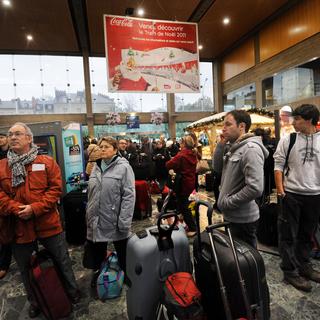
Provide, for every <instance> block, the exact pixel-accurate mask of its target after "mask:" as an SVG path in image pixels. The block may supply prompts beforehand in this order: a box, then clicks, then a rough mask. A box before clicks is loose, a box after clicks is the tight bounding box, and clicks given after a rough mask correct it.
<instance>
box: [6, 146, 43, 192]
mask: <svg viewBox="0 0 320 320" xmlns="http://www.w3.org/2000/svg"><path fill="white" fill-rule="evenodd" d="M37 155H38V147H37V146H36V145H35V144H33V143H32V145H31V149H30V150H29V152H27V153H25V154H22V155H19V154H16V153H15V152H13V151H12V150H9V151H8V155H7V158H8V163H9V167H10V168H11V170H12V187H17V186H18V185H20V184H21V183H24V179H25V177H26V175H27V173H26V168H25V165H26V164H29V163H31V162H32V161H33V160H34V159H35V158H36V157H37Z"/></svg>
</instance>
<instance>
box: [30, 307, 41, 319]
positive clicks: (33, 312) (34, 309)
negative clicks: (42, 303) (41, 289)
mask: <svg viewBox="0 0 320 320" xmlns="http://www.w3.org/2000/svg"><path fill="white" fill-rule="evenodd" d="M40 313H41V310H40V309H39V308H38V307H36V306H34V305H32V304H30V307H29V311H28V314H29V317H30V318H35V317H37V316H38V315H39V314H40Z"/></svg>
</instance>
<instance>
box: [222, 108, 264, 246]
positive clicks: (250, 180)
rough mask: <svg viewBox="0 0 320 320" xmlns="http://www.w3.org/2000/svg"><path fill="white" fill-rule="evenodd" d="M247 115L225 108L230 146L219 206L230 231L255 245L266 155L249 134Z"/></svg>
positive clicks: (226, 157)
mask: <svg viewBox="0 0 320 320" xmlns="http://www.w3.org/2000/svg"><path fill="white" fill-rule="evenodd" d="M250 126H251V118H250V115H249V114H248V113H247V112H246V111H244V110H233V111H231V112H228V113H227V114H226V116H225V118H224V126H223V133H222V134H223V136H224V137H225V139H226V141H227V142H228V143H229V144H230V149H228V152H227V153H225V155H224V157H223V171H222V180H221V189H220V196H219V201H218V207H219V208H220V210H221V211H222V213H223V215H224V220H225V221H228V222H230V229H231V232H232V235H233V236H234V237H236V238H238V239H241V240H243V241H245V242H247V243H248V244H250V245H251V246H253V247H256V245H257V240H256V230H257V225H258V219H259V207H258V205H257V204H256V201H255V200H256V198H258V197H260V196H261V195H262V193H263V186H264V183H263V176H264V174H263V166H264V161H265V159H266V157H267V156H268V151H267V149H266V148H265V147H264V146H263V144H262V141H261V138H260V137H257V136H254V135H253V134H249V133H248V131H249V129H250Z"/></svg>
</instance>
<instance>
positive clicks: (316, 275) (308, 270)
mask: <svg viewBox="0 0 320 320" xmlns="http://www.w3.org/2000/svg"><path fill="white" fill-rule="evenodd" d="M299 273H300V275H301V276H303V277H305V278H307V279H309V280H311V281H314V282H318V283H320V272H319V271H316V270H314V269H313V268H312V265H311V264H307V265H305V266H303V268H301V269H300V270H299Z"/></svg>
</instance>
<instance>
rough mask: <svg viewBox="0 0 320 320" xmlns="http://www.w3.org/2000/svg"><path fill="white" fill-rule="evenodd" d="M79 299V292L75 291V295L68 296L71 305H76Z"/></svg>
mask: <svg viewBox="0 0 320 320" xmlns="http://www.w3.org/2000/svg"><path fill="white" fill-rule="evenodd" d="M80 299H81V295H80V291H77V292H76V293H75V294H73V295H70V300H71V302H72V304H77V303H78V302H79V301H80Z"/></svg>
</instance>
